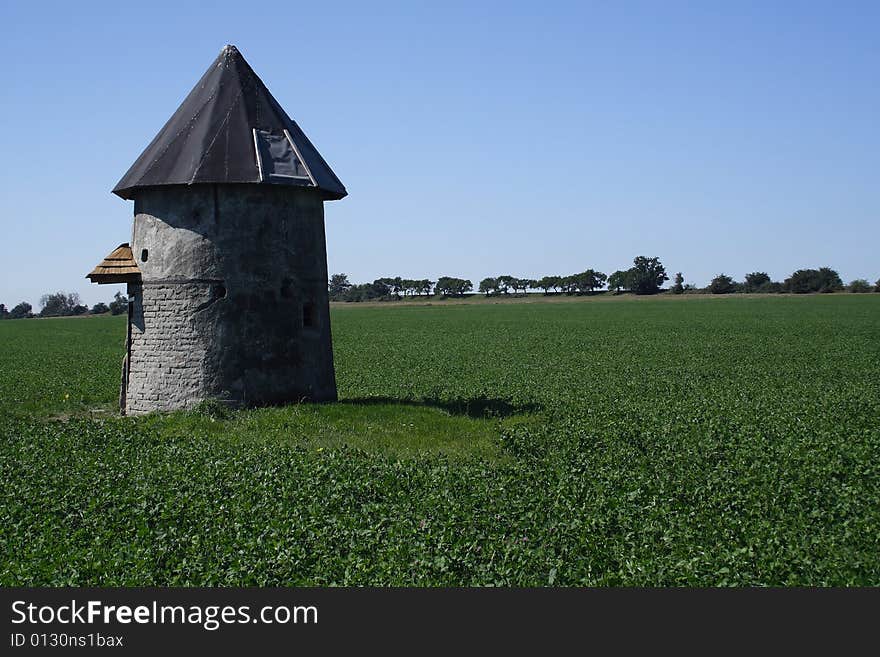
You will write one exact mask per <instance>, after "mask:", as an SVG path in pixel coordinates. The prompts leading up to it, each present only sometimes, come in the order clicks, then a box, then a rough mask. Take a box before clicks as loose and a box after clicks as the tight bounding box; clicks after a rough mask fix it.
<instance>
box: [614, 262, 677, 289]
mask: <svg viewBox="0 0 880 657" xmlns="http://www.w3.org/2000/svg"><path fill="white" fill-rule="evenodd" d="M668 280H669V277H668V276H667V275H666V269H664V267H663V264H662V263H661V262H660V258H647V257H645V256H637V257H636V258H634V259H633V266H632V268H630V269H629V270H628V271H627V273H626V282H625V284H624V287H626V289H628V290H631V291H633V292H635V293H636V294H657V293H658V292H659V291H660V287H661V286H662V285H663V283H664V282H665V281H668Z"/></svg>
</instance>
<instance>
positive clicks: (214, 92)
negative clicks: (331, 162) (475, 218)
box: [88, 46, 347, 414]
mask: <svg viewBox="0 0 880 657" xmlns="http://www.w3.org/2000/svg"><path fill="white" fill-rule="evenodd" d="M113 192H114V193H115V194H117V195H118V196H120V197H122V198H124V199H129V200H134V228H133V231H132V239H131V245H130V246H129V245H127V244H123V245H121V246H119V247H118V248H117V249H116V250H114V251H113V252H112V253H111V254H110V255H109V256H108V257H107V258H106V259H105V260H104V262H102V263H101V264H100V265H98V267H96V268H95V270H94V271H93V272H92V273H91V274H89V276H88V278H90V279H91V280H92V281H93V282H96V283H121V282H124V283H127V284H128V294H129V313H128V340H127V354H126V357H125V361H124V366H123V377H122V392H121V395H120V405H121V408H122V411H123V412H124V413H130V414H137V413H146V412H150V411H158V410H172V409H177V408H186V407H190V406H192V405H194V404H196V403H198V402H199V401H201V400H204V399H218V400H221V401H223V402H225V403H228V404H231V405H236V406H239V405H262V404H275V403H283V402H291V401H297V400H301V399H308V400H313V401H327V400H335V399H336V380H335V375H334V371H333V353H332V345H331V337H330V315H329V304H328V299H327V254H326V245H325V238H324V201H326V200H336V199H341V198H343V197H344V196H345V195H346V193H347V192H346V191H345V187H344V186H343V185H342V183H341V182H340V181H339V179H338V178H337V177H336V175H335V174H334V173H333V171H332V170H331V169H330V167H329V166H328V165H327V163H326V162H325V161H324V158H322V157H321V155H320V154H319V153H318V151H317V150H316V149H315V147H314V146H313V145H312V143H311V142H310V141H309V139H308V138H307V137H306V136H305V134H303V132H302V130H300V128H299V126H298V125H297V124H296V123H294V122H293V120H291V118H290V117H289V116H288V115H287V114H286V113H285V112H284V110H283V109H282V108H281V106H280V105H279V104H278V102H277V101H276V100H275V99H274V98H273V97H272V95H271V94H270V93H269V91H268V89H266V86H265V85H264V84H263V82H262V81H261V80H260V78H258V77H257V75H256V73H254V71H253V70H252V69H251V67H250V66H249V65H248V63H247V62H246V61H245V60H244V57H242V55H241V53H239V51H238V50H237V49H236V48H235V47H234V46H226V47H225V48H224V49H223V50H222V52H221V53H220V55H219V57H217V59H216V60H215V61H214V63H213V64H211V67H210V68H209V69H208V70H207V72H206V73H205V74H204V75H203V76H202V79H201V80H199V82H198V84H196V86H195V88H194V89H193V90H192V91H191V92H190V93H189V95H188V96H187V97H186V99H185V100H184V101H183V104H182V105H181V106H180V107H179V108H178V109H177V111H176V112H175V113H174V115H173V116H172V117H171V118H170V119H169V120H168V122H167V123H166V124H165V126H164V127H163V128H162V130H161V131H160V132H159V134H158V135H156V137H155V138H154V139H153V141H152V142H151V143H150V145H149V146H147V148H146V150H145V151H144V152H143V153H142V154H141V156H140V157H139V158H138V159H137V161H135V163H134V164H133V165H132V167H131V168H130V169H129V170H128V172H127V173H126V174H125V175H124V176H123V177H122V180H120V181H119V183H118V184H117V185H116V188H115V189H114V190H113Z"/></svg>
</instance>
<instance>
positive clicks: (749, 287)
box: [745, 271, 770, 292]
mask: <svg viewBox="0 0 880 657" xmlns="http://www.w3.org/2000/svg"><path fill="white" fill-rule="evenodd" d="M769 282H770V275H769V274H767V272H764V271H753V272H752V273H751V274H746V284H745V289H746V292H757V291H758V290H759V289H761V287H762V286H764V285H767V284H768V283H769Z"/></svg>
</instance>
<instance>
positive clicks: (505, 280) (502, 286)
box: [495, 276, 516, 294]
mask: <svg viewBox="0 0 880 657" xmlns="http://www.w3.org/2000/svg"><path fill="white" fill-rule="evenodd" d="M515 280H516V279H515V278H514V277H513V276H499V277H498V278H496V279H495V282H496V284H497V285H496V287H497V289H498V292H499V293H500V294H507V293H508V291H509V290H510V288H512V287H513V282H514V281H515Z"/></svg>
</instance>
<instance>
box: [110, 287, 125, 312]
mask: <svg viewBox="0 0 880 657" xmlns="http://www.w3.org/2000/svg"><path fill="white" fill-rule="evenodd" d="M126 312H128V298H127V297H126V296H125V295H123V294H122V292H117V293H116V294H114V295H113V301H111V302H110V314H111V315H122V314H123V313H126Z"/></svg>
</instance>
